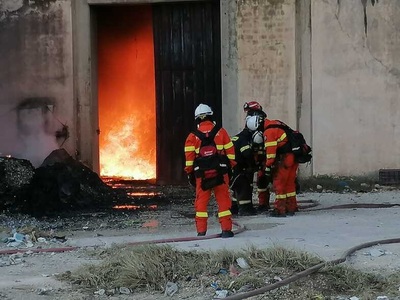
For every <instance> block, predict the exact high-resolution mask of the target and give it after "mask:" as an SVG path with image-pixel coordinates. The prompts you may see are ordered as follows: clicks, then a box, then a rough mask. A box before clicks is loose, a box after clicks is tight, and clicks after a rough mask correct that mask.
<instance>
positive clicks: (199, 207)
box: [194, 178, 211, 233]
mask: <svg viewBox="0 0 400 300" xmlns="http://www.w3.org/2000/svg"><path fill="white" fill-rule="evenodd" d="M210 197H211V190H206V191H203V189H202V188H201V179H200V178H196V199H195V202H194V207H195V211H196V216H195V221H196V229H197V232H198V233H201V232H206V231H207V221H208V212H207V206H208V202H209V201H210Z"/></svg>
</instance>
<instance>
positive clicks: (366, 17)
mask: <svg viewBox="0 0 400 300" xmlns="http://www.w3.org/2000/svg"><path fill="white" fill-rule="evenodd" d="M336 1H337V2H336V3H337V11H336V13H337V15H339V14H340V1H341V0H336ZM375 3H379V0H371V4H372V6H375ZM361 4H362V6H363V13H364V33H365V36H368V15H367V5H368V0H361Z"/></svg>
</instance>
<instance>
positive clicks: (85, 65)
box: [0, 0, 400, 175]
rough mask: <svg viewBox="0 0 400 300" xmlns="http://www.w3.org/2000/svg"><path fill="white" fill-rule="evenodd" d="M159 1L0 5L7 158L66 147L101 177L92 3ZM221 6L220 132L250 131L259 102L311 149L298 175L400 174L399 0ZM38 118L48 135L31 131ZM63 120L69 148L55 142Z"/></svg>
mask: <svg viewBox="0 0 400 300" xmlns="http://www.w3.org/2000/svg"><path fill="white" fill-rule="evenodd" d="M196 1H201V0H196ZM156 2H170V1H168V0H130V1H127V0H124V1H117V0H98V1H96V0H90V1H86V0H74V1H71V0H52V1H44V0H42V1H25V0H20V1H14V0H13V1H11V0H5V1H2V2H0V45H1V46H0V124H1V127H0V152H1V153H3V154H12V155H18V156H25V157H27V158H30V157H32V156H35V157H36V159H37V160H39V158H38V156H40V153H34V152H36V151H37V149H38V148H40V147H39V145H41V146H42V148H43V149H42V150H40V151H39V152H46V151H47V150H49V149H51V148H54V147H57V145H61V144H62V143H64V144H63V147H66V149H67V150H68V151H69V152H70V153H71V154H76V155H77V156H76V157H77V158H79V159H81V160H83V161H84V162H86V163H87V164H88V165H90V166H92V167H93V168H94V169H96V168H97V167H98V143H97V134H98V133H97V129H98V128H97V127H96V122H97V107H96V105H95V103H96V101H97V100H96V97H97V94H96V66H95V64H93V61H94V60H95V56H94V55H93V53H95V51H94V49H93V47H92V42H93V35H92V26H93V25H92V22H91V5H98V4H115V3H118V4H138V3H156ZM174 2H177V1H174ZM220 2H221V54H222V63H221V69H222V94H223V100H222V105H223V122H224V124H223V125H224V126H225V127H226V128H227V129H228V131H229V132H230V133H231V134H235V133H236V132H237V131H238V130H239V129H240V128H241V127H242V126H243V118H244V113H243V111H242V105H243V103H244V102H245V101H249V100H257V101H259V102H261V104H262V105H263V107H264V108H265V109H266V110H267V112H268V115H269V117H271V118H279V119H282V120H283V121H285V122H287V123H289V124H290V125H292V126H293V127H298V128H299V129H300V130H301V131H302V132H303V133H304V134H305V136H306V138H307V139H308V140H309V141H310V143H311V144H312V146H313V154H314V160H313V163H312V165H311V166H307V167H306V168H304V169H302V174H305V175H319V174H338V175H373V174H376V172H377V171H378V170H379V169H380V168H400V159H399V157H400V139H399V138H398V137H399V135H400V99H399V94H400V71H399V70H400V51H399V49H400V32H399V31H398V28H399V25H400V2H398V1H392V0H380V1H379V2H377V3H375V1H371V0H325V1H320V0H298V1H296V0H221V1H220ZM372 4H374V5H372ZM43 97H45V99H43ZM30 98H35V99H36V100H35V99H33V100H32V99H30ZM38 98H40V99H39V100H38ZM27 99H28V100H27ZM24 101H25V102H24ZM26 101H28V104H26ZM29 101H31V102H29ZM32 101H33V103H36V104H35V105H33V106H32ZM35 101H36V102H35ZM43 107H44V108H43ZM37 118H39V119H40V121H35V120H37ZM32 120H33V121H32ZM32 122H33V123H34V124H36V126H37V128H44V129H43V132H44V134H43V132H41V133H40V134H39V133H38V132H36V131H34V132H31V131H29V130H28V131H27V130H24V128H26V127H27V126H25V125H27V124H28V125H29V124H32ZM35 122H36V123H35ZM61 123H63V124H66V125H67V126H68V132H69V137H68V139H67V140H66V141H65V142H64V137H61V138H58V139H57V138H55V133H56V132H57V131H60V129H62V124H61ZM38 131H39V129H38ZM27 136H29V138H27ZM32 137H33V138H32ZM35 137H36V138H35ZM38 137H39V138H38ZM38 141H40V143H38ZM33 150H35V151H33ZM42 156H43V153H42Z"/></svg>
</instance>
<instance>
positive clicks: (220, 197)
mask: <svg viewBox="0 0 400 300" xmlns="http://www.w3.org/2000/svg"><path fill="white" fill-rule="evenodd" d="M224 181H225V182H226V183H223V184H221V185H218V186H216V187H214V194H215V199H216V200H217V204H218V218H219V223H220V225H221V229H222V231H231V230H232V214H231V211H230V208H231V206H232V201H231V197H230V194H229V186H228V184H227V182H229V178H228V175H224Z"/></svg>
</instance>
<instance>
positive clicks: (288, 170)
mask: <svg viewBox="0 0 400 300" xmlns="http://www.w3.org/2000/svg"><path fill="white" fill-rule="evenodd" d="M280 124H282V122H281V121H279V120H270V119H268V118H266V119H265V123H264V128H265V131H264V139H265V149H266V154H267V160H266V163H265V174H266V175H267V177H269V178H272V180H273V188H274V191H275V194H276V198H275V201H274V210H273V211H272V212H271V213H270V216H272V217H286V216H287V215H288V216H293V215H294V214H295V212H296V211H298V207H297V199H296V173H297V169H298V166H299V164H298V163H297V162H296V160H295V157H294V154H293V153H291V150H290V149H291V147H290V145H289V143H288V137H287V136H286V133H285V130H284V129H282V128H279V127H276V126H274V125H280ZM269 126H272V127H270V128H269Z"/></svg>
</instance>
